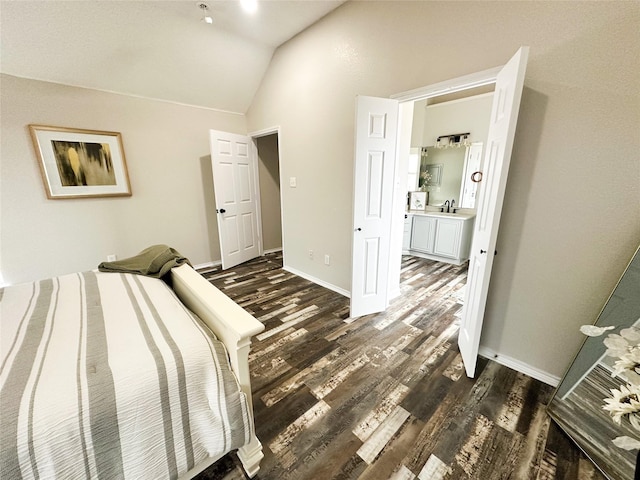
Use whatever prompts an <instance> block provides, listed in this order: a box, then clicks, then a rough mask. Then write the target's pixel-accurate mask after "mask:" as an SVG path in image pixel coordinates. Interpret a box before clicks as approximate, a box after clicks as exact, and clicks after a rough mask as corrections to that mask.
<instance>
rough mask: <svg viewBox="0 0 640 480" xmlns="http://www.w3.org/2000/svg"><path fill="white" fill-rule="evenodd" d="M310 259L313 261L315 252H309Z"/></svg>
mask: <svg viewBox="0 0 640 480" xmlns="http://www.w3.org/2000/svg"><path fill="white" fill-rule="evenodd" d="M309 258H310V259H311V260H313V250H309Z"/></svg>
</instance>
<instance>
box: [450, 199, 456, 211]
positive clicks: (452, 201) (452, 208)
mask: <svg viewBox="0 0 640 480" xmlns="http://www.w3.org/2000/svg"><path fill="white" fill-rule="evenodd" d="M454 203H456V201H455V199H452V200H451V213H456V209H455V208H454V206H453V204H454Z"/></svg>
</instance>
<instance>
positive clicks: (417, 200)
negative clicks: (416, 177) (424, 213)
mask: <svg viewBox="0 0 640 480" xmlns="http://www.w3.org/2000/svg"><path fill="white" fill-rule="evenodd" d="M426 206H427V192H411V196H410V204H409V209H410V210H424V209H425V207H426Z"/></svg>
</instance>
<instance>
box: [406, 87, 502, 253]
mask: <svg viewBox="0 0 640 480" xmlns="http://www.w3.org/2000/svg"><path fill="white" fill-rule="evenodd" d="M493 91H494V84H489V85H485V86H482V87H479V88H471V89H467V90H463V91H460V92H456V93H455V94H453V95H452V94H444V95H439V96H434V97H429V98H426V99H422V100H415V101H413V102H408V103H411V104H412V108H413V116H412V121H411V122H407V123H405V124H404V125H402V126H401V128H406V129H407V130H410V132H411V135H410V137H411V144H410V145H411V147H410V149H409V151H408V152H406V151H404V152H398V154H399V157H402V156H403V155H404V156H408V162H407V165H408V172H407V177H406V179H407V182H406V185H407V187H406V189H407V200H408V206H407V209H408V214H407V215H405V223H404V225H396V228H401V229H402V230H403V233H402V235H403V248H402V255H411V256H417V257H422V258H427V259H431V260H435V261H438V262H442V263H450V264H455V265H460V264H465V263H467V261H468V258H469V248H470V245H471V244H472V241H473V238H472V237H473V228H472V226H471V225H472V222H473V219H474V218H475V215H476V209H477V205H478V203H477V198H476V193H477V183H474V182H473V181H472V180H471V177H472V175H473V174H474V172H477V171H482V157H483V153H484V147H485V146H486V143H487V135H488V129H489V119H490V117H491V106H492V103H493ZM400 135H403V133H402V132H401V133H400ZM413 196H417V197H419V198H422V199H423V200H422V201H421V202H419V203H420V205H419V210H414V208H418V207H415V205H413V204H412V202H411V200H412V198H413ZM441 210H442V211H443V212H444V213H448V212H449V210H451V212H452V213H453V212H456V213H457V214H458V218H456V219H455V220H453V219H448V220H446V222H440V220H437V219H435V218H433V217H430V219H426V218H424V217H422V214H432V215H433V214H437V213H439V212H440V211H441ZM466 217H469V218H467V220H466V221H464V222H463V221H462V219H463V218H466ZM469 220H471V221H469ZM438 222H440V223H443V225H442V228H439V229H438V230H440V233H441V234H442V235H439V234H437V233H436V232H435V231H434V230H436V228H437V227H436V225H437V223H438ZM447 222H453V223H451V224H450V225H445V223H447ZM456 222H457V223H459V224H460V225H456ZM459 227H461V228H459ZM444 228H449V232H448V233H447V232H445V231H444ZM429 235H431V238H428V237H429ZM421 236H422V237H425V238H421ZM416 237H420V238H416ZM441 237H442V238H441ZM440 240H443V241H440ZM446 240H452V241H453V243H451V244H447V245H443V243H447V242H446ZM429 243H431V247H430V248H429V247H428V244H429ZM414 247H415V248H414ZM443 247H446V248H443ZM453 252H455V258H453V257H452V256H451V255H448V253H453ZM442 253H444V256H443V255H442Z"/></svg>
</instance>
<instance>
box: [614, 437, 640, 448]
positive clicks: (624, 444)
mask: <svg viewBox="0 0 640 480" xmlns="http://www.w3.org/2000/svg"><path fill="white" fill-rule="evenodd" d="M613 444H614V445H615V446H616V447H619V448H622V449H623V450H635V449H636V448H640V440H636V439H634V438H631V437H616V438H614V439H613Z"/></svg>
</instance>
